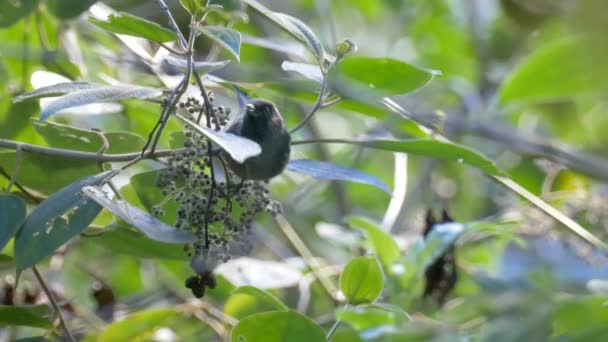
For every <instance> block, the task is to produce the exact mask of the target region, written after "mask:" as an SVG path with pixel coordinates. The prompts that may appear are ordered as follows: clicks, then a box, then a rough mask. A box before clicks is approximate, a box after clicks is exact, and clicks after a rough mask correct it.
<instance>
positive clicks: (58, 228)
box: [15, 172, 108, 275]
mask: <svg viewBox="0 0 608 342" xmlns="http://www.w3.org/2000/svg"><path fill="white" fill-rule="evenodd" d="M107 176H108V172H104V173H100V174H98V175H95V176H89V177H86V178H83V179H80V180H78V181H77V182H74V183H72V184H70V185H68V186H67V187H65V188H63V189H61V190H59V191H57V192H55V193H54V194H52V195H51V196H49V197H48V198H47V199H46V200H44V201H43V202H42V203H40V205H38V207H36V209H35V210H34V211H33V212H32V213H31V214H30V215H29V216H28V217H27V219H26V220H25V222H24V223H23V228H21V230H19V233H17V236H16V237H15V260H16V262H17V265H16V268H17V275H19V274H20V273H21V272H22V271H23V270H24V269H26V268H28V267H31V266H34V265H35V264H36V263H38V262H40V261H41V260H42V259H44V258H46V257H47V256H49V255H51V254H53V252H54V251H55V250H56V249H57V248H59V247H60V246H61V245H63V244H64V243H66V242H67V241H68V240H70V239H71V238H72V237H74V236H76V235H78V234H79V233H80V232H82V231H83V230H84V229H85V228H86V227H88V226H89V224H90V223H91V222H92V221H93V220H94V219H95V217H96V216H97V215H98V214H99V212H100V211H101V206H99V205H97V203H95V202H94V201H92V200H90V199H89V198H87V197H86V196H85V195H84V194H83V193H82V191H81V189H82V188H83V187H84V186H88V185H100V184H101V183H102V182H103V181H104V180H105V179H106V177H107Z"/></svg>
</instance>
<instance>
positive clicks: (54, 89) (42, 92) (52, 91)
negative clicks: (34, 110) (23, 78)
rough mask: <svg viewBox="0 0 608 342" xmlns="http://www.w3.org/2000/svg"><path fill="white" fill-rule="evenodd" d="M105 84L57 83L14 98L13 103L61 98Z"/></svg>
mask: <svg viewBox="0 0 608 342" xmlns="http://www.w3.org/2000/svg"><path fill="white" fill-rule="evenodd" d="M103 86H104V85H103V84H97V83H91V82H64V83H57V84H53V85H50V86H46V87H41V88H38V89H36V90H32V91H28V92H27V93H23V94H21V95H19V96H16V97H15V98H13V103H17V102H21V101H23V100H27V99H31V98H39V97H46V96H59V95H62V94H65V93H72V92H75V91H79V90H87V89H94V88H99V87H103Z"/></svg>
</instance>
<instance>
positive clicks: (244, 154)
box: [177, 115, 262, 163]
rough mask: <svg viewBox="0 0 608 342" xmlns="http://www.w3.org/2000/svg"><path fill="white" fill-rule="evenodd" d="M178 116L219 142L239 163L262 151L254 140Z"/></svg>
mask: <svg viewBox="0 0 608 342" xmlns="http://www.w3.org/2000/svg"><path fill="white" fill-rule="evenodd" d="M177 117H178V118H179V119H180V120H182V121H183V122H184V123H186V124H187V125H188V126H190V127H192V128H193V129H195V130H196V131H198V132H199V133H201V134H203V135H205V136H206V137H207V138H209V139H211V140H212V141H213V142H215V143H216V144H218V145H219V146H220V147H221V148H222V149H224V150H225V151H226V152H228V154H230V156H231V157H232V159H234V160H236V161H237V162H239V163H243V162H244V161H245V160H246V159H247V158H251V157H255V156H257V155H259V154H260V153H262V148H261V147H260V145H258V144H257V143H256V142H254V141H252V140H249V139H246V138H243V137H240V136H238V135H235V134H232V133H226V132H221V131H219V132H218V131H215V130H213V129H209V128H206V127H201V126H199V125H197V124H196V123H194V122H192V121H190V120H188V119H186V118H185V117H183V116H181V115H177Z"/></svg>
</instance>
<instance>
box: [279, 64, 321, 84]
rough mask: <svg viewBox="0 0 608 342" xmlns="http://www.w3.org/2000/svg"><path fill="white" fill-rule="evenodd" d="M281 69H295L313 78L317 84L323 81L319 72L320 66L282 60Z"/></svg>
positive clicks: (310, 78)
mask: <svg viewBox="0 0 608 342" xmlns="http://www.w3.org/2000/svg"><path fill="white" fill-rule="evenodd" d="M281 69H283V70H285V71H295V72H297V73H298V74H300V75H302V76H304V77H306V78H308V79H309V80H313V81H315V82H317V83H319V84H320V83H321V82H323V73H321V68H319V66H318V65H315V64H309V63H296V62H290V61H283V63H281Z"/></svg>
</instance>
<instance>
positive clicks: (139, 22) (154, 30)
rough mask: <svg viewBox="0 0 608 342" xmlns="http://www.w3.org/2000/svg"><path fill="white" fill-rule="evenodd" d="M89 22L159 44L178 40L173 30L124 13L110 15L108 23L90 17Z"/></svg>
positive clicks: (114, 31) (111, 30)
mask: <svg viewBox="0 0 608 342" xmlns="http://www.w3.org/2000/svg"><path fill="white" fill-rule="evenodd" d="M89 21H90V22H91V23H93V24H95V25H97V26H99V27H101V28H103V29H106V30H108V31H110V32H113V33H118V34H126V35H129V36H135V37H141V38H146V39H149V40H151V41H154V42H158V43H165V42H171V41H174V40H177V34H176V33H175V32H173V31H172V30H170V29H168V28H164V27H162V26H160V25H159V24H157V23H155V22H152V21H149V20H146V19H144V18H140V17H137V16H134V15H131V14H128V13H124V12H120V13H117V14H112V15H110V16H109V17H108V20H107V21H104V20H99V19H97V18H93V17H89Z"/></svg>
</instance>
